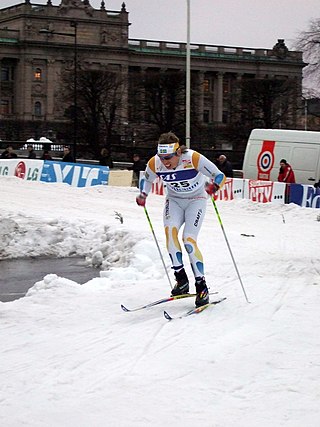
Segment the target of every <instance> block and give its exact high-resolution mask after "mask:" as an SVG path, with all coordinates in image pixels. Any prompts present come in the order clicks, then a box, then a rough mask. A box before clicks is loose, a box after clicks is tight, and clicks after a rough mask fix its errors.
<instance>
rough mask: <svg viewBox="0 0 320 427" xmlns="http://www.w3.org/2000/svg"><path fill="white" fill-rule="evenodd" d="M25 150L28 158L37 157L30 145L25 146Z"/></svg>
mask: <svg viewBox="0 0 320 427" xmlns="http://www.w3.org/2000/svg"><path fill="white" fill-rule="evenodd" d="M27 150H28V153H29V154H28V159H36V158H37V155H36V152H35V151H34V149H33V146H32V145H28V146H27Z"/></svg>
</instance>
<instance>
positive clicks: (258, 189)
mask: <svg viewBox="0 0 320 427" xmlns="http://www.w3.org/2000/svg"><path fill="white" fill-rule="evenodd" d="M285 190H286V184H284V183H283V182H273V181H255V180H251V179H245V180H244V194H243V197H244V198H245V199H250V200H252V201H253V202H260V203H268V202H272V203H278V204H283V203H285Z"/></svg>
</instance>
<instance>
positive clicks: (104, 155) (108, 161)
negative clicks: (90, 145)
mask: <svg viewBox="0 0 320 427" xmlns="http://www.w3.org/2000/svg"><path fill="white" fill-rule="evenodd" d="M99 165H100V166H109V168H110V169H112V168H113V160H112V157H111V154H110V152H109V150H108V149H107V148H105V147H104V148H102V149H101V151H100V160H99Z"/></svg>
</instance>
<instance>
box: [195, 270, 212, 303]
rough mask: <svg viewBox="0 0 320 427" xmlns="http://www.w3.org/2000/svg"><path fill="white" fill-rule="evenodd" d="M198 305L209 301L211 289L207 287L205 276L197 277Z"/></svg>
mask: <svg viewBox="0 0 320 427" xmlns="http://www.w3.org/2000/svg"><path fill="white" fill-rule="evenodd" d="M195 285H196V291H197V296H196V301H195V304H196V307H201V306H202V305H205V304H208V303H209V290H208V288H207V284H206V280H205V278H204V277H196V284H195Z"/></svg>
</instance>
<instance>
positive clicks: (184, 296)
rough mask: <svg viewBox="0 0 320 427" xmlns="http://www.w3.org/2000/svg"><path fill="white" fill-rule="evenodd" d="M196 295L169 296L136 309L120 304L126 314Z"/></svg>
mask: <svg viewBox="0 0 320 427" xmlns="http://www.w3.org/2000/svg"><path fill="white" fill-rule="evenodd" d="M212 294H217V292H212V293H210V295H212ZM196 295H197V294H183V295H175V296H169V297H167V298H162V299H159V300H158V301H153V302H150V303H149V304H146V305H141V306H139V307H136V308H131V309H130V308H127V307H125V306H124V305H123V304H121V308H122V310H123V311H125V312H126V313H129V312H132V311H139V310H143V309H144V308H149V307H154V306H155V305H159V304H163V303H165V302H169V301H175V300H178V299H183V298H191V297H196Z"/></svg>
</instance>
